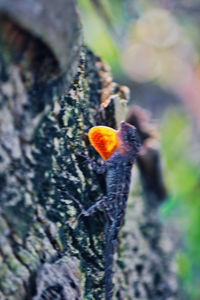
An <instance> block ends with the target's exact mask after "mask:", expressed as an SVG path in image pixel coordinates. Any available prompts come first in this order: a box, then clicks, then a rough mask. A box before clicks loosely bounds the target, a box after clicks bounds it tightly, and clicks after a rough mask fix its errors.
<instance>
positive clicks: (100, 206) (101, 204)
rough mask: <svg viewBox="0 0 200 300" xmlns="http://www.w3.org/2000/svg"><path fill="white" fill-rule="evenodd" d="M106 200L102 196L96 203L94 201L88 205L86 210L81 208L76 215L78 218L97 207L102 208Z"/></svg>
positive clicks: (89, 214) (97, 208)
mask: <svg viewBox="0 0 200 300" xmlns="http://www.w3.org/2000/svg"><path fill="white" fill-rule="evenodd" d="M105 202H106V197H105V196H104V197H103V198H102V199H100V200H98V201H97V202H96V203H94V204H93V205H92V206H90V207H89V208H88V209H87V210H85V209H84V210H82V211H81V213H80V214H79V215H78V218H80V216H84V217H88V216H91V215H92V214H94V213H95V212H96V211H98V210H99V209H103V208H104V205H105Z"/></svg>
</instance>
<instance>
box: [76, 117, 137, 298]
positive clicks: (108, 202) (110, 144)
mask: <svg viewBox="0 0 200 300" xmlns="http://www.w3.org/2000/svg"><path fill="white" fill-rule="evenodd" d="M88 135H89V140H90V142H91V143H92V145H93V146H94V147H95V149H96V150H97V151H98V152H99V154H100V155H101V156H102V157H103V159H104V160H105V162H104V164H103V165H102V166H98V165H97V164H96V163H95V162H93V161H92V160H91V159H90V158H87V159H88V160H89V161H90V162H91V164H92V166H93V168H94V169H95V170H96V171H97V173H103V172H106V197H104V198H103V199H101V200H100V201H98V202H97V203H95V204H94V205H93V206H92V207H91V208H89V209H88V210H87V211H85V210H83V209H82V207H81V209H82V212H81V215H84V216H88V215H91V214H92V213H94V212H95V210H96V209H99V208H103V210H104V212H105V216H106V220H107V221H106V225H105V230H104V231H105V239H106V246H105V253H104V257H105V299H106V300H111V299H112V294H113V284H112V273H113V263H114V253H115V249H116V245H117V239H118V235H119V232H120V229H121V226H122V225H123V222H124V216H125V212H126V205H127V199H128V194H129V185H130V179H131V169H132V165H133V163H134V161H135V159H136V157H137V155H138V153H139V150H140V146H141V144H140V138H139V136H138V133H137V130H136V128H135V127H134V126H132V125H130V124H128V123H126V122H121V124H120V129H119V130H118V131H115V130H114V129H112V128H109V127H105V126H96V127H93V128H92V129H91V130H90V131H89V134H88Z"/></svg>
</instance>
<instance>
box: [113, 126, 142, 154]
mask: <svg viewBox="0 0 200 300" xmlns="http://www.w3.org/2000/svg"><path fill="white" fill-rule="evenodd" d="M117 135H118V140H119V143H120V145H119V147H120V150H121V151H122V152H124V153H126V154H128V155H137V154H138V153H139V151H140V148H141V141H140V137H139V134H138V132H137V129H136V128H135V126H133V125H130V124H128V123H126V122H121V123H120V129H119V130H118V132H117Z"/></svg>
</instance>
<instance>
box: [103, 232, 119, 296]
mask: <svg viewBox="0 0 200 300" xmlns="http://www.w3.org/2000/svg"><path fill="white" fill-rule="evenodd" d="M116 245H117V240H116V239H114V237H113V233H112V231H111V232H110V233H108V234H107V238H106V248H105V276H104V278H105V300H111V299H112V296H113V282H112V278H113V265H114V254H115V249H116Z"/></svg>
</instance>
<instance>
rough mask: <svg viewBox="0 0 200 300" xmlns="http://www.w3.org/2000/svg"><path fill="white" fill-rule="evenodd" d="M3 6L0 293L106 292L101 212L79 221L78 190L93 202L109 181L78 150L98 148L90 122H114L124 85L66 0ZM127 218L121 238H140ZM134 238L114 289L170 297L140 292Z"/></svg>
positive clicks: (84, 295) (71, 295)
mask: <svg viewBox="0 0 200 300" xmlns="http://www.w3.org/2000/svg"><path fill="white" fill-rule="evenodd" d="M0 10H1V14H0V25H1V26H0V28H1V29H0V48H1V54H0V201H1V208H0V262H1V265H0V299H2V300H3V299H6V300H18V299H19V300H21V299H34V300H39V299H52V300H53V299H70V300H73V299H74V300H75V299H97V300H98V299H99V300H100V299H101V300H102V299H103V298H104V281H103V277H104V257H103V250H104V246H105V245H104V223H105V219H104V215H103V213H102V212H98V213H96V214H95V215H93V216H91V217H88V218H81V219H80V220H79V221H78V222H77V221H76V216H77V215H78V214H79V213H80V208H79V206H78V205H77V204H76V202H75V201H74V198H75V199H77V200H79V201H80V202H81V203H82V205H83V207H84V208H88V207H90V206H91V204H93V203H94V202H95V201H96V200H97V199H98V198H101V197H102V196H103V195H104V194H105V193H106V191H105V182H104V176H103V175H96V174H95V173H94V171H93V170H92V169H91V166H90V165H88V164H87V163H85V161H84V159H83V158H82V157H80V156H79V155H78V154H80V153H84V154H89V155H90V156H91V157H93V158H95V159H97V158H98V155H97V154H96V153H95V151H94V150H92V148H91V147H90V145H89V142H88V138H87V132H88V130H89V128H91V127H92V126H94V125H106V126H110V127H113V128H115V126H116V124H115V114H114V112H115V108H114V99H115V98H116V96H117V98H119V99H122V98H123V97H124V94H123V93H121V92H120V87H119V86H118V85H117V84H116V83H113V81H112V78H111V75H110V73H109V70H108V68H107V66H106V65H105V64H104V63H103V62H102V61H101V59H100V58H99V57H97V56H95V55H94V54H93V53H92V52H91V51H90V50H89V49H88V48H87V47H85V46H83V45H82V35H81V30H80V29H81V26H80V22H79V18H78V14H77V8H76V6H75V4H74V2H73V1H72V0H68V1H65V0H59V1H56V2H55V3H54V1H53V2H52V3H50V2H49V1H48V0H40V1H39V0H37V1H36V0H35V1H32V2H31V1H25V0H18V1H14V2H13V1H12V0H5V1H4V0H1V1H0ZM122 100H124V99H122ZM140 201H141V203H143V199H142V197H141V196H140ZM131 213H132V209H130V210H129V214H131ZM133 216H134V215H133ZM133 216H132V217H131V219H132V220H133ZM140 216H141V217H142V218H144V221H145V222H146V220H147V219H148V217H147V216H146V215H145V214H143V213H142V212H141V215H140ZM156 224H157V223H156ZM131 226H135V227H134V228H133V227H131V228H130V227H127V226H126V227H125V231H124V233H123V234H122V238H123V239H122V245H123V243H126V241H127V236H128V235H132V240H134V243H135V241H136V243H137V245H140V246H141V245H143V243H144V237H143V228H141V227H140V221H139V219H138V217H137V218H136V219H134V223H133V225H131ZM160 226H161V225H160V224H159V225H158V239H159V238H160V235H159V234H160V233H159V232H160ZM136 227H137V234H138V235H137V238H136V237H135V233H134V232H135V230H136ZM127 228H128V229H127ZM132 230H133V231H132ZM156 235H157V233H156ZM151 242H152V241H150V240H146V241H145V243H147V244H148V243H151ZM127 243H128V244H129V241H127ZM131 247H132V246H131ZM135 247H136V246H134V247H133V248H131V249H129V248H127V249H129V250H127V249H125V248H124V253H127V251H130V253H131V255H129V256H128V257H126V259H125V260H129V259H132V257H133V261H130V260H129V262H128V263H129V264H130V263H131V265H132V268H131V271H130V270H129V268H128V269H127V264H126V263H125V265H124V266H123V261H124V260H123V259H122V258H121V264H120V263H119V260H117V261H118V264H117V265H116V269H117V270H116V275H115V283H117V282H118V283H119V282H120V283H119V284H117V285H116V287H115V298H116V299H137V298H140V299H168V298H167V297H165V298H164V297H163V298H155V297H154V298H153V297H149V298H148V295H147V294H145V295H146V296H138V294H137V289H138V288H137V286H136V285H137V284H135V283H134V282H135V281H138V280H140V271H138V274H136V273H134V272H135V268H139V267H138V261H137V260H136V259H135V258H134V257H135V253H136V250H135ZM141 247H142V246H141ZM151 251H152V252H153V251H154V249H153V248H151ZM156 251H157V250H156ZM122 252H123V251H122V248H120V247H119V253H122ZM151 254H152V253H151ZM151 254H150V253H147V254H146V257H145V261H146V262H147V264H148V262H149V261H151V257H152V256H151ZM156 255H157V256H158V257H162V258H163V254H162V253H161V254H160V252H159V253H158V252H156ZM159 255H160V256H159ZM141 259H143V258H141ZM161 260H162V259H161ZM149 263H150V262H149ZM163 263H164V262H161V265H162V266H163ZM126 270H128V272H129V273H130V272H132V273H131V274H132V276H135V277H134V278H135V279H134V280H135V281H134V282H132V283H131V286H127V285H126V284H123V282H125V279H126V278H128V277H127V274H126ZM159 270H160V271H161V272H165V271H166V270H163V269H162V268H160V269H159ZM119 274H120V276H121V277H120V278H119ZM133 274H135V275H133ZM149 277H151V272H149V273H148V278H149ZM152 278H153V277H152ZM167 280H168V279H167ZM128 282H129V280H128ZM122 295H123V296H122ZM165 295H166V294H165ZM145 297H146V298H145ZM170 299H172V298H170Z"/></svg>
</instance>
